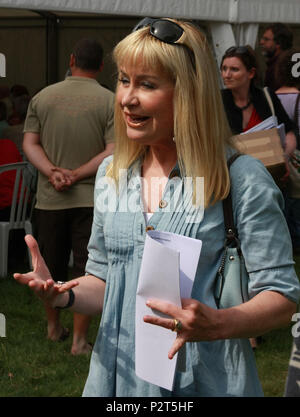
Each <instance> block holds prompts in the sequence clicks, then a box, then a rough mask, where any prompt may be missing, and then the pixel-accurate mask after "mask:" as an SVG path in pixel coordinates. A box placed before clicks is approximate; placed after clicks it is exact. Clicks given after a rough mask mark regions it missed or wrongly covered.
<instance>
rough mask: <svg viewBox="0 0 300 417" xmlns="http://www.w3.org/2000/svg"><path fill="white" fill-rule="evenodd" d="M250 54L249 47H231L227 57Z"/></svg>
mask: <svg viewBox="0 0 300 417" xmlns="http://www.w3.org/2000/svg"><path fill="white" fill-rule="evenodd" d="M248 52H249V50H248V48H247V46H231V47H230V48H228V49H227V50H226V51H225V55H227V54H231V53H236V54H247V53H248Z"/></svg>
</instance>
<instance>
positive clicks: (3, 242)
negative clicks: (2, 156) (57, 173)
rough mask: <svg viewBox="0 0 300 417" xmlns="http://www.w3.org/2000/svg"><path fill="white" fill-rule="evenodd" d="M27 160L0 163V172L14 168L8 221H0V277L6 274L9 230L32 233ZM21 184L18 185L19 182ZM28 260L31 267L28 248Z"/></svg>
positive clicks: (29, 179) (33, 196)
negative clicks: (14, 175)
mask: <svg viewBox="0 0 300 417" xmlns="http://www.w3.org/2000/svg"><path fill="white" fill-rule="evenodd" d="M27 168H28V162H17V163H14V164H6V165H0V174H2V173H3V172H7V171H12V170H16V179H15V184H14V190H13V197H12V204H11V211H10V218H9V221H0V277H6V275H7V260H8V239H9V232H10V230H14V229H24V230H25V233H26V234H28V233H29V234H32V224H31V215H32V210H33V204H34V198H35V195H34V193H32V192H31V181H32V180H33V177H32V176H31V175H30V173H28V170H27ZM21 181H22V184H21V186H20V182H21ZM27 252H28V260H29V265H30V267H32V263H31V256H30V252H29V250H28V251H27Z"/></svg>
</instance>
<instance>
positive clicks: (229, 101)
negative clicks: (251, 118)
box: [222, 86, 295, 135]
mask: <svg viewBox="0 0 300 417" xmlns="http://www.w3.org/2000/svg"><path fill="white" fill-rule="evenodd" d="M269 93H270V96H271V98H272V101H273V106H274V111H275V114H276V116H277V119H278V124H280V123H284V125H285V132H286V133H288V132H290V131H291V130H292V131H295V126H294V122H293V121H292V120H290V118H289V116H288V115H287V113H286V111H285V110H284V108H283V106H282V104H281V102H280V100H279V98H278V97H277V95H276V94H275V93H274V92H273V91H272V90H269ZM250 94H251V99H252V103H253V106H254V107H255V109H256V111H257V113H258V114H259V116H260V118H261V120H265V119H267V118H268V117H270V116H272V112H271V109H270V106H269V103H268V101H267V99H266V96H265V93H264V91H263V90H262V89H260V88H257V87H254V86H252V87H251V90H250ZM222 98H223V104H224V108H225V111H226V114H227V119H228V122H229V125H230V127H231V130H232V132H233V133H234V134H235V135H237V134H239V133H241V132H243V114H242V111H241V110H240V109H239V108H238V107H236V105H235V104H234V101H233V96H232V92H231V90H229V89H224V90H222Z"/></svg>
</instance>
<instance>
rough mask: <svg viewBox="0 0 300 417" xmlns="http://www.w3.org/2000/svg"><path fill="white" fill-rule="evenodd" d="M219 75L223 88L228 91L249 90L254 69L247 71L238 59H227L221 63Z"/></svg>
mask: <svg viewBox="0 0 300 417" xmlns="http://www.w3.org/2000/svg"><path fill="white" fill-rule="evenodd" d="M221 75H222V78H223V81H224V84H225V86H226V87H227V88H229V89H230V90H238V89H240V88H244V87H247V88H249V86H250V82H251V79H252V78H253V77H254V75H255V68H252V69H251V70H250V71H248V70H247V68H246V67H245V65H244V64H243V62H242V61H241V60H240V58H237V57H235V56H234V57H228V58H225V59H224V61H223V63H222V67H221Z"/></svg>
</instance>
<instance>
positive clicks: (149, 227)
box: [146, 226, 154, 232]
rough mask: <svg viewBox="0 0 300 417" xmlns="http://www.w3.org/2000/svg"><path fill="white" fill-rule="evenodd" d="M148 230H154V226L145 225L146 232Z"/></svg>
mask: <svg viewBox="0 0 300 417" xmlns="http://www.w3.org/2000/svg"><path fill="white" fill-rule="evenodd" d="M149 230H154V227H153V226H147V227H146V232H149Z"/></svg>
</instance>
